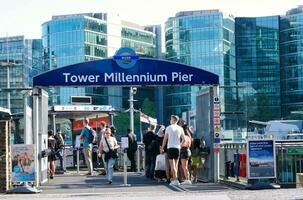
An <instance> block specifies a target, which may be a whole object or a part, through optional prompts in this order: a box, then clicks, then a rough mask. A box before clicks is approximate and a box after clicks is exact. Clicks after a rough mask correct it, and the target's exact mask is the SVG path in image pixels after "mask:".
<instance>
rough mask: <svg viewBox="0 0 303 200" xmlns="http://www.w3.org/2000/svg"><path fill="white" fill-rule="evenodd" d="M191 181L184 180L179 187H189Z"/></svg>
mask: <svg viewBox="0 0 303 200" xmlns="http://www.w3.org/2000/svg"><path fill="white" fill-rule="evenodd" d="M191 184H192V183H191V181H190V180H185V181H183V182H182V183H181V185H191Z"/></svg>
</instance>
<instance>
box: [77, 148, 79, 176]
mask: <svg viewBox="0 0 303 200" xmlns="http://www.w3.org/2000/svg"><path fill="white" fill-rule="evenodd" d="M79 157H80V156H79V148H77V174H79V162H80V161H79V160H80V158H79Z"/></svg>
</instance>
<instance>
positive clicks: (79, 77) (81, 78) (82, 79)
mask: <svg viewBox="0 0 303 200" xmlns="http://www.w3.org/2000/svg"><path fill="white" fill-rule="evenodd" d="M90 76H92V75H90ZM78 79H79V82H80V83H82V82H86V81H87V76H83V75H80V76H78Z"/></svg>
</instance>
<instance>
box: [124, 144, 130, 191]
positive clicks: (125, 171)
mask: <svg viewBox="0 0 303 200" xmlns="http://www.w3.org/2000/svg"><path fill="white" fill-rule="evenodd" d="M123 151H124V152H123V169H124V170H123V185H122V186H124V187H127V186H130V184H127V154H126V150H125V149H124V150H123Z"/></svg>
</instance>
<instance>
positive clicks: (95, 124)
mask: <svg viewBox="0 0 303 200" xmlns="http://www.w3.org/2000/svg"><path fill="white" fill-rule="evenodd" d="M101 121H104V122H106V123H107V124H109V117H98V118H91V119H89V126H90V127H92V128H94V129H95V128H99V127H100V122H101ZM82 128H83V120H77V121H74V123H73V130H74V131H79V130H81V129H82Z"/></svg>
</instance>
